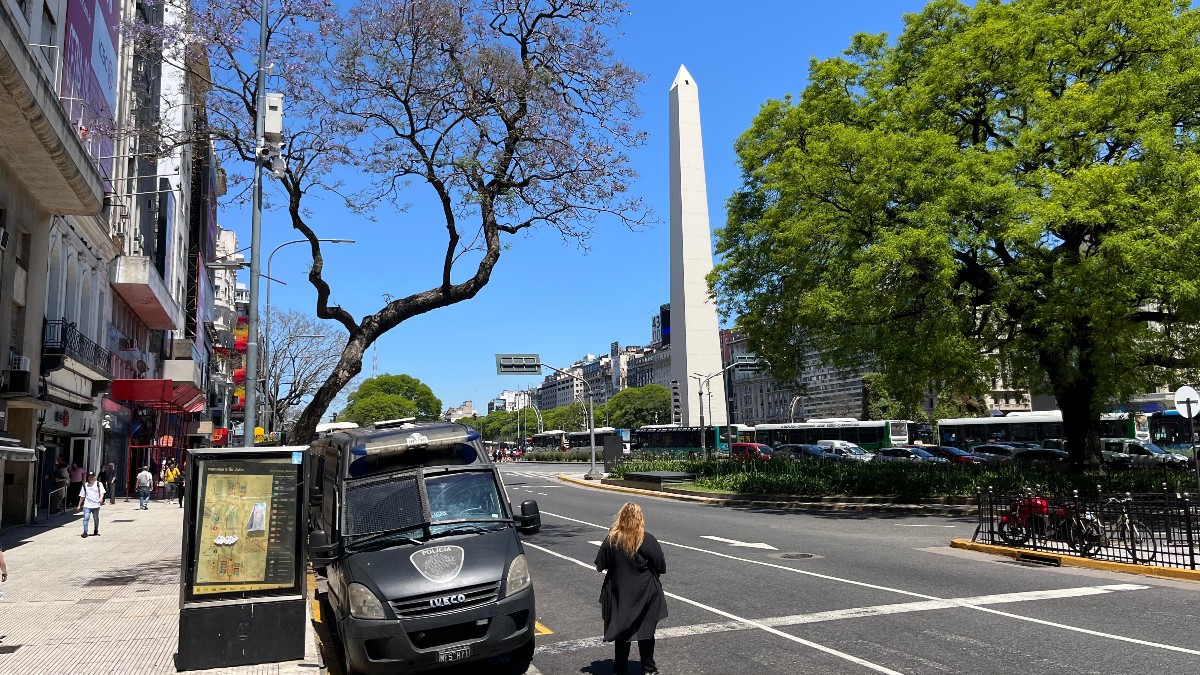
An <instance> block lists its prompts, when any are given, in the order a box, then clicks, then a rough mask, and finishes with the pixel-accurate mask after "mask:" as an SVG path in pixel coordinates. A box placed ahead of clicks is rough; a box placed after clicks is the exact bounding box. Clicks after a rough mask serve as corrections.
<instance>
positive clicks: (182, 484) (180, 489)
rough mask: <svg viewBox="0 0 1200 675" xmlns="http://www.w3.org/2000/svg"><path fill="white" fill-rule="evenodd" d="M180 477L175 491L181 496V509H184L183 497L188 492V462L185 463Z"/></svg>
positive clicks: (176, 480)
mask: <svg viewBox="0 0 1200 675" xmlns="http://www.w3.org/2000/svg"><path fill="white" fill-rule="evenodd" d="M177 471H178V472H179V476H178V477H176V479H175V491H176V493H177V494H178V495H179V508H181V509H182V508H183V495H184V493H185V492H186V491H187V462H184V463H183V464H182V465H181V466H180V467H179V469H177Z"/></svg>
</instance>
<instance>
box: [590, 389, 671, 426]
mask: <svg viewBox="0 0 1200 675" xmlns="http://www.w3.org/2000/svg"><path fill="white" fill-rule="evenodd" d="M607 406H608V420H609V424H610V425H611V426H614V427H616V428H618V429H637V428H638V427H643V426H646V425H647V424H665V423H667V422H670V421H671V392H669V391H667V388H666V387H664V386H662V385H659V384H648V385H646V386H644V387H630V388H628V389H622V390H621V391H618V392H617V393H616V394H614V395H613V397H612V398H610V399H609V400H608V404H607ZM596 416H597V417H598V418H600V419H603V416H602V413H600V412H597V413H596Z"/></svg>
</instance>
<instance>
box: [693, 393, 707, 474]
mask: <svg viewBox="0 0 1200 675" xmlns="http://www.w3.org/2000/svg"><path fill="white" fill-rule="evenodd" d="M691 377H694V378H696V395H697V397H698V398H697V404H698V405H699V406H700V455H701V456H702V457H704V459H708V432H707V430H706V429H705V428H704V376H703V375H701V374H700V373H692V375H691Z"/></svg>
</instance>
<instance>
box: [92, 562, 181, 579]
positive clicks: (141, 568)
mask: <svg viewBox="0 0 1200 675" xmlns="http://www.w3.org/2000/svg"><path fill="white" fill-rule="evenodd" d="M134 582H138V583H147V584H152V585H161V586H172V585H175V584H178V583H179V558H177V557H176V558H169V559H163V560H152V561H149V562H144V563H139V564H137V565H130V566H128V567H118V568H115V569H110V570H106V571H105V572H104V573H103V574H101V575H99V576H96V577H93V578H92V579H91V580H90V581H87V582H85V583H84V585H85V586H124V585H126V584H132V583H134Z"/></svg>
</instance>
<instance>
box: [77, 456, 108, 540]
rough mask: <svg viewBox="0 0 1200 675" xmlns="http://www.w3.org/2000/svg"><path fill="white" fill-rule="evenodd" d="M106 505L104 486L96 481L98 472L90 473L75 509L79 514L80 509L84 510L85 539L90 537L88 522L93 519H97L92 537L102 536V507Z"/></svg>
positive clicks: (81, 489)
mask: <svg viewBox="0 0 1200 675" xmlns="http://www.w3.org/2000/svg"><path fill="white" fill-rule="evenodd" d="M103 503H104V484H103V483H101V482H100V481H98V480H96V472H95V471H89V472H88V475H87V482H86V483H84V484H83V487H81V488H80V490H79V506H78V507H77V508H76V509H75V512H76V513H78V512H79V509H83V535H82V536H83V538H84V539H87V536H88V521H89V520H91V519H92V518H95V519H96V523H95V525H93V526H92V536H93V537H99V536H100V505H101V504H103Z"/></svg>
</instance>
